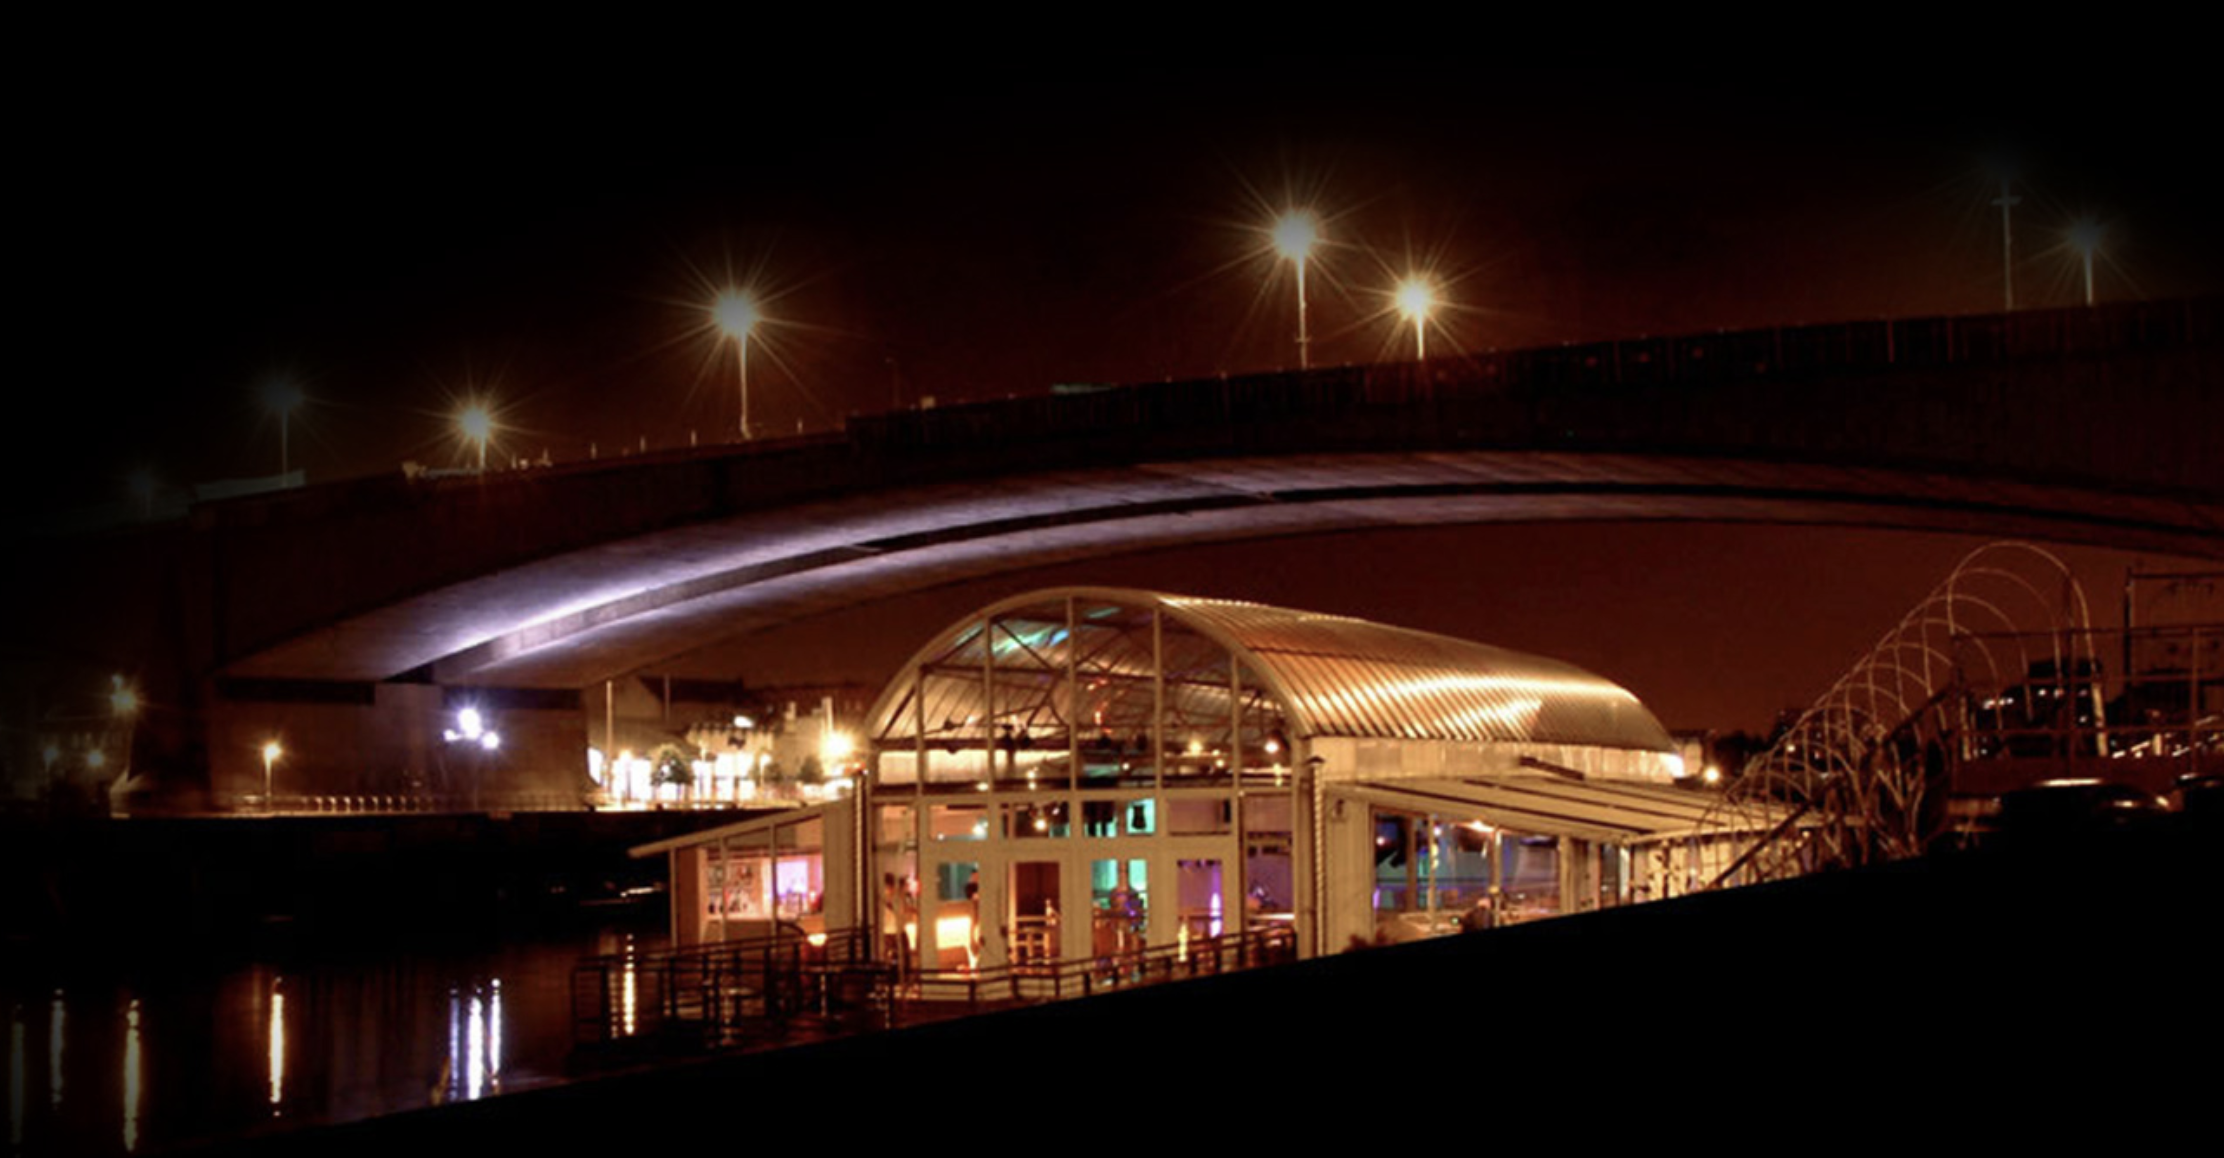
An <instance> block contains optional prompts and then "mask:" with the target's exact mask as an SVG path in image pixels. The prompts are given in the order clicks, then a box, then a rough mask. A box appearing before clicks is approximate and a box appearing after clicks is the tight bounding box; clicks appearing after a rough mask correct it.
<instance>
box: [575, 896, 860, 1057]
mask: <svg viewBox="0 0 2224 1158" xmlns="http://www.w3.org/2000/svg"><path fill="white" fill-rule="evenodd" d="M894 972H895V971H894V970H893V969H892V968H890V967H889V966H887V965H884V964H881V963H879V962H875V961H874V960H873V959H872V946H871V935H870V933H869V932H867V931H866V930H863V929H842V930H835V931H831V932H828V933H824V934H814V933H808V932H806V931H804V930H803V929H802V928H800V927H798V926H795V925H792V924H786V923H783V924H782V925H781V926H780V927H779V930H778V931H777V932H776V933H773V934H770V935H767V936H761V937H750V938H744V939H738V940H732V941H716V942H711V943H708V944H702V945H689V946H686V947H684V948H678V949H663V950H656V951H652V952H646V953H617V954H609V955H605V956H598V957H590V958H587V959H585V960H582V961H580V962H579V963H578V964H577V965H576V966H574V967H573V969H572V1023H573V1041H574V1044H577V1045H588V1044H593V1043H610V1042H616V1041H621V1040H628V1039H637V1040H659V1041H664V1042H667V1043H669V1044H680V1045H698V1046H707V1047H712V1048H717V1047H722V1046H732V1045H737V1044H741V1043H742V1040H743V1039H744V1038H745V1037H746V1036H748V1035H749V1034H751V1033H753V1032H755V1033H762V1032H768V1031H770V1032H777V1031H779V1030H782V1029H784V1028H786V1027H787V1026H788V1025H789V1024H790V1023H794V1022H810V1023H814V1024H817V1025H819V1026H821V1027H825V1028H839V1027H842V1026H844V1025H845V1024H847V1023H848V1022H850V1021H852V1020H860V1019H861V1020H863V1021H865V1022H868V1023H871V1024H880V1025H885V1024H888V1023H889V1021H890V1020H892V1011H891V1010H890V1008H889V1005H890V1002H891V1001H892V1000H893V997H894V990H893V987H892V980H893V978H894ZM863 1027H864V1026H857V1027H856V1028H863Z"/></svg>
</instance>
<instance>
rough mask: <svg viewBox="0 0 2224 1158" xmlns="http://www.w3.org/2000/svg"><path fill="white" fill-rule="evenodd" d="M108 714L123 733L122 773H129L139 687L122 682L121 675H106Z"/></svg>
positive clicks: (137, 720) (124, 774)
mask: <svg viewBox="0 0 2224 1158" xmlns="http://www.w3.org/2000/svg"><path fill="white" fill-rule="evenodd" d="M108 714H109V716H110V717H112V718H114V720H115V721H116V724H117V726H118V727H120V728H121V729H122V730H123V734H124V745H123V746H124V768H123V772H122V775H123V776H129V775H131V747H132V742H133V741H134V740H136V739H137V738H138V737H137V735H136V732H137V731H138V724H139V689H137V688H134V687H132V686H131V685H130V684H128V683H126V682H124V677H123V676H121V675H112V676H109V677H108Z"/></svg>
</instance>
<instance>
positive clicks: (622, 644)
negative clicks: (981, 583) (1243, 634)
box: [65, 299, 2224, 763]
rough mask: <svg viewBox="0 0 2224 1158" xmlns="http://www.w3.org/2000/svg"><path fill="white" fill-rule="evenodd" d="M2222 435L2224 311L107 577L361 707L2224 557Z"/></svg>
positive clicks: (635, 505)
mask: <svg viewBox="0 0 2224 1158" xmlns="http://www.w3.org/2000/svg"><path fill="white" fill-rule="evenodd" d="M2220 430H2224V299H2200V300H2193V301H2179V302H2163V303H2138V304H2127V305H2120V306H2109V307H2100V308H2092V309H2075V310H2062V311H2027V312H2019V313H2015V314H2008V315H1987V316H1973V317H1956V318H1922V319H1903V320H1893V321H1868V322H1854V323H1844V324H1835V325H1821V326H1810V327H1797V328H1780V329H1769V330H1757V331H1745V332H1725V333H1712V334H1701V335H1690V336H1684V337H1672V338H1645V339H1636V340H1627V341H1619V342H1607V343H1597V344H1592V345H1581V346H1564V347H1557V348H1552V349H1541V350H1527V351H1513V352H1506V353H1492V354H1487V355H1470V356H1455V357H1445V358H1438V359H1432V360H1430V361H1428V362H1425V363H1405V364H1395V365H1381V366H1359V367H1344V368H1336V369H1322V370H1315V371H1311V372H1286V373H1274V374H1261V375H1253V376H1247V377H1240V378H1227V379H1213V380H1204V381H1188V382H1168V383H1159V384H1149V385H1140V386H1127V387H1118V388H1107V389H1103V390H1091V391H1086V392H1076V393H1060V394H1054V395H1048V396H1040V397H1030V398H1020V399H1012V400H1008V401H1003V402H987V403H979V404H971V405H964V406H953V407H946V408H940V409H932V410H921V411H910V412H901V413H894V414H887V415H880V416H874V417H869V418H862V419H854V420H852V421H851V422H850V424H849V425H848V428H847V429H846V430H845V431H844V432H843V433H842V434H839V435H829V436H821V437H813V438H803V439H793V440H778V441H763V442H756V443H750V444H741V445H729V446H722V447H710V448H703V449H699V450H691V451H685V452H671V453H665V454H651V455H642V456H636V457H630V458H623V459H606V460H603V461H600V462H593V463H576V464H570V465H564V466H556V467H547V468H540V469H528V470H522V471H512V472H501V473H495V474H490V475H486V476H483V477H441V478H427V477H418V478H409V477H404V476H403V475H401V474H399V473H397V474H394V475H391V476H386V477H380V478H371V479H362V480H355V481H350V482H344V483H338V484H332V485H324V486H317V487H311V488H306V489H302V490H298V491H292V492H285V493H280V494H272V495H265V496H258V497H253V498H246V499H238V500H232V501H227V502H222V503H214V504H208V505H204V506H202V507H198V508H196V509H195V510H194V511H193V512H192V515H191V517H190V520H189V523H188V525H187V526H186V527H184V528H174V529H171V530H169V531H167V532H163V533H160V534H152V535H150V536H146V537H143V538H139V539H133V540H131V543H132V544H134V545H124V544H122V543H112V544H110V545H109V548H110V549H113V550H120V551H127V552H139V554H138V555H137V556H135V557H136V558H138V559H139V560H140V561H141V562H140V563H139V564H138V565H139V566H141V567H144V568H146V569H147V570H149V571H151V572H152V573H156V574H160V575H162V576H164V577H165V578H164V580H163V582H162V583H161V584H160V587H161V590H160V591H158V592H152V593H149V594H151V595H152V597H153V598H156V599H158V600H159V601H160V606H161V609H162V610H159V611H156V612H153V613H142V614H134V615H125V616H122V617H121V618H123V619H125V620H132V621H137V622H141V623H143V625H144V628H145V630H146V632H147V633H148V634H149V635H150V640H149V642H148V644H147V647H148V648H149V649H150V650H153V651H160V652H163V653H166V654H170V655H172V656H174V658H175V659H176V660H177V661H178V662H177V663H176V665H175V672H176V676H177V682H178V683H179V685H181V686H180V687H179V689H178V691H179V695H180V696H181V698H182V699H184V700H186V701H188V702H191V701H193V700H195V698H196V697H197V696H198V695H199V694H201V693H200V692H196V691H194V690H192V685H196V684H201V685H204V687H203V690H204V691H205V690H206V687H207V686H221V687H224V688H229V689H232V690H230V691H225V692H220V693H219V694H218V696H217V698H218V699H233V700H239V699H247V700H254V699H258V698H261V699H270V698H273V697H275V698H276V699H280V700H286V699H289V698H292V699H299V698H302V697H303V696H306V698H308V699H311V700H316V699H318V698H319V697H320V696H321V697H326V698H329V699H333V700H335V701H347V702H351V703H357V704H359V705H365V706H367V705H371V704H373V703H374V702H377V701H378V700H379V698H380V697H381V696H382V695H386V694H387V692H386V691H382V690H379V689H382V688H385V689H391V688H393V687H401V686H414V687H423V688H428V689H430V688H444V689H451V691H450V692H448V693H445V694H447V695H450V696H451V697H452V695H453V692H452V689H456V688H469V687H488V688H504V689H546V690H548V691H550V692H553V693H557V694H558V695H561V693H563V692H566V691H569V692H573V693H576V691H577V690H578V689H581V688H585V687H589V686H592V685H594V684H596V683H598V682H600V681H601V680H604V679H606V678H610V677H613V676H615V675H618V674H622V673H626V672H630V671H635V670H639V669H641V668H643V667H645V666H648V665H651V664H654V663H656V662H659V661H662V660H665V659H668V658H670V657H673V656H676V655H679V654H683V653H685V652H687V651H690V650H693V649H695V648H698V647H700V646H702V645H703V644H704V643H706V642H709V641H711V640H713V639H717V638H722V637H728V636H733V635H738V634H743V633H747V632H749V631H751V630H754V629H758V628H763V627H767V626H771V625H775V624H779V623H782V622H786V621H789V620H792V619H794V618H796V617H798V616H801V615H806V614H811V613H814V612H819V611H823V610H828V609H831V608H835V607H839V606H844V605H849V604H855V603H860V602H864V601H869V600H872V599H875V598H879V597H883V596H888V595H892V594H897V593H901V592H904V591H909V590H916V589H919V588H921V587H925V586H930V585H934V584H940V583H945V582H950V581H955V580H960V579H965V578H970V577H975V576H980V575H985V574H991V573H996V572H1001V571H1007V570H1013V569H1018V568H1022V567H1028V566H1034V565H1039V564H1044V563H1050V562H1058V561H1064V560H1070V559H1074V558H1081V557H1087V556H1093V555H1106V554H1113V553H1120V552H1128V551H1134V550H1139V549H1147V548H1156V547H1163V546H1168V545H1174V544H1183V543H1196V542H1205V541H1215V540H1230V539H1240V538H1246V537H1262V536H1284V535H1304V534H1314V533H1321V532H1328V531H1341V530H1351V529H1359V528H1370V527H1383V526H1405V525H1422V524H1447V523H1474V522H1493V521H1538V520H1565V519H1632V518H1638V519H1643V518H1674V519H1705V520H1730V521H1746V520H1750V521H1764V522H1786V523H1827V524H1845V525H1867V526H1883V527H1900V528H1921V529H1936V530H1948V531H1960V532H1970V533H1981V534H1988V535H2014V536H2028V537H2035V538H2041V539H2053V540H2070V541H2079V542H2086V543H2093V544H2102V545H2108V546H2114V547H2120V548H2125V549H2132V550H2140V551H2153V552H2162V553H2170V554H2176V555H2187V556H2203V557H2212V558H2224V437H2220V436H2219V435H2218V434H2217V432H2218V431H2220ZM72 614H73V615H82V616H88V617H90V616H92V615H94V614H96V612H94V611H93V610H92V609H84V608H81V609H79V610H77V611H75V612H73V613H72ZM65 619H67V617H65ZM88 621H89V620H88ZM211 680H213V681H215V684H214V685H208V684H207V681H211ZM347 688H353V689H356V690H355V691H353V692H349V691H344V690H336V689H347ZM241 689H246V690H244V691H243V690H241ZM258 689H259V690H258ZM304 689H307V690H306V691H304ZM573 702H576V698H575V699H574V701H573ZM575 714H576V712H575ZM565 742H566V743H569V742H570V741H569V739H568V738H567V740H566V741H565ZM582 742H583V740H582ZM208 745H209V747H208V751H209V759H210V761H211V762H212V763H222V762H223V757H222V756H221V754H220V752H219V751H218V750H219V749H220V748H222V747H223V745H222V744H220V743H218V742H217V741H215V740H213V739H212V740H209V741H208ZM188 746H189V747H190V746H191V745H190V744H189V745H188ZM573 751H574V752H576V751H577V749H576V748H574V749H573Z"/></svg>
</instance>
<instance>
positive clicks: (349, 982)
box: [4, 912, 665, 1156]
mask: <svg viewBox="0 0 2224 1158" xmlns="http://www.w3.org/2000/svg"><path fill="white" fill-rule="evenodd" d="M661 917H662V914H661V913H660V912H659V913H655V914H652V915H651V916H650V917H648V918H647V919H644V918H642V917H641V916H638V915H636V916H631V917H619V918H614V919H612V920H611V921H609V922H607V923H600V924H592V923H574V924H572V925H570V926H569V927H568V928H563V929H536V930H533V931H530V932H524V933H503V934H497V933H495V932H493V931H491V930H490V931H487V932H484V933H482V934H478V935H473V936H468V937H466V938H463V939H462V940H461V941H460V942H459V941H456V940H453V939H450V940H448V941H445V942H444V941H437V940H434V939H431V938H422V937H419V938H411V937H407V936H394V937H385V938H376V939H371V938H356V939H354V940H352V941H350V942H348V943H346V944H332V943H329V942H325V943H310V942H307V941H302V940H288V939H286V938H283V937H280V938H272V939H270V943H269V944H267V945H265V946H262V947H258V948H255V949H252V950H249V951H246V952H242V953H240V954H237V955H236V956H234V957H233V958H232V959H231V960H228V961H225V962H221V963H214V962H206V961H203V962H194V963H180V962H176V961H165V960H162V959H161V956H160V954H159V952H158V951H148V950H139V951H135V953H136V954H137V955H138V956H139V959H135V960H115V961H106V962H101V963H98V964H95V965H92V966H87V965H77V966H72V967H68V968H66V969H58V968H49V969H44V970H40V971H36V972H34V971H31V970H27V969H17V968H11V969H8V970H7V971H6V973H7V974H8V976H7V980H6V990H5V993H4V997H5V1003H6V1009H7V1018H8V1022H7V1040H6V1053H5V1055H4V1056H5V1059H6V1068H5V1075H6V1078H5V1085H6V1095H5V1096H6V1099H7V1102H6V1105H7V1135H6V1146H7V1149H6V1153H7V1154H8V1155H11V1156H12V1155H27V1156H28V1155H49V1154H68V1155H111V1154H147V1153H157V1152H160V1151H161V1150H163V1149H165V1148H167V1147H170V1146H175V1145H179V1144H183V1143H189V1142H206V1141H209V1140H213V1139H223V1138H233V1137H240V1136H243V1135H246V1134H251V1133H259V1132H264V1131H268V1130H273V1129H284V1128H286V1127H288V1126H292V1125H300V1124H306V1123H312V1122H336V1121H349V1120H353V1119H358V1118H365V1117H371V1116H375V1115H378V1114H383V1113H389V1112H393V1111H396V1110H403V1109H411V1108H415V1107H419V1106H426V1105H431V1104H436V1103H440V1102H449V1101H462V1100H473V1099H478V1098H484V1097H490V1096H493V1095H496V1094H500V1093H502V1092H504V1091H507V1090H518V1089H526V1088H530V1087H533V1086H539V1085H546V1084H549V1083H552V1082H558V1081H562V1080H563V1079H564V1077H565V1072H564V1071H565V1062H566V1057H567V1055H568V1054H569V1052H570V1050H571V1045H572V1026H571V996H570V979H571V969H572V966H573V965H574V964H575V963H576V962H577V961H578V960H579V959H580V958H581V957H583V956H587V955H590V954H595V953H613V952H620V951H623V950H624V949H625V948H626V947H627V946H628V945H629V944H631V945H633V946H634V947H636V948H639V949H644V950H646V949H653V948H656V947H659V946H661V945H662V944H663V942H664V937H665V933H664V929H663V923H662V920H661Z"/></svg>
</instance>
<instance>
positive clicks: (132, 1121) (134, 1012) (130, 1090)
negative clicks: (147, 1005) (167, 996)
mask: <svg viewBox="0 0 2224 1158" xmlns="http://www.w3.org/2000/svg"><path fill="white" fill-rule="evenodd" d="M139 1081H140V1060H139V999H138V998H136V997H134V998H132V999H131V1004H130V1005H128V1006H126V1007H125V1009H124V1153H126V1154H129V1153H131V1152H132V1151H134V1150H137V1149H138V1148H139V1099H140V1094H141V1090H140V1086H139ZM57 1084H59V1082H57Z"/></svg>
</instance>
